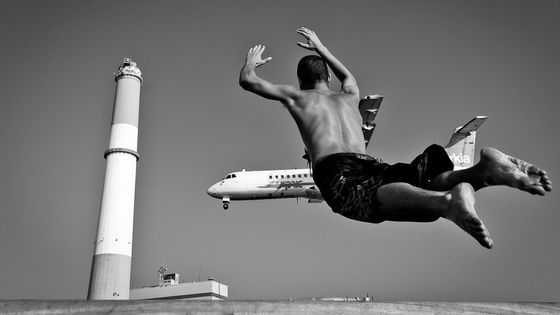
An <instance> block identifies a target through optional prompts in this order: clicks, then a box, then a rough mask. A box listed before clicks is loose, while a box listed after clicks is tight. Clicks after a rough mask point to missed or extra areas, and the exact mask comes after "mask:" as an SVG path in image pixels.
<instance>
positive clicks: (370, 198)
mask: <svg viewBox="0 0 560 315" xmlns="http://www.w3.org/2000/svg"><path fill="white" fill-rule="evenodd" d="M297 32H298V33H299V34H300V35H302V36H303V37H304V38H305V39H306V40H307V43H298V45H299V46H300V47H303V48H305V49H308V50H311V51H314V52H316V53H317V54H318V55H319V56H320V57H318V56H306V57H304V58H302V60H301V61H300V64H298V79H299V85H300V89H298V88H295V87H293V86H289V85H277V84H272V83H270V82H268V81H266V80H264V79H262V78H260V77H258V76H257V74H256V72H255V69H256V68H257V67H259V66H261V65H263V64H265V63H267V62H268V61H270V60H271V59H272V58H271V57H268V58H266V59H262V57H261V55H262V53H263V51H264V49H265V48H264V46H261V45H257V46H255V47H253V48H251V49H250V50H249V53H248V54H247V58H246V60H245V65H244V66H243V68H242V69H241V73H240V76H239V84H240V85H241V87H243V88H244V89H246V90H248V91H251V92H253V93H255V94H258V95H260V96H262V97H265V98H267V99H272V100H277V101H280V102H281V103H283V104H284V105H285V106H286V108H287V109H288V111H289V112H290V114H291V116H292V117H293V119H294V120H295V122H296V124H297V126H298V128H299V131H300V134H301V137H302V139H303V142H304V144H305V146H306V148H307V151H308V153H309V155H310V158H311V159H312V162H313V170H314V173H313V178H314V180H315V183H316V184H317V186H318V187H319V189H320V191H321V194H322V196H323V197H324V199H325V201H327V203H329V206H331V208H332V209H333V211H334V212H337V213H340V214H342V215H344V216H346V217H349V218H352V219H355V220H360V221H366V222H371V223H379V222H383V221H385V220H390V221H413V222H431V221H435V220H437V219H438V218H445V219H448V220H450V221H452V222H454V223H455V224H457V226H459V227H460V228H461V229H463V230H464V231H466V232H467V233H468V234H469V235H471V236H472V237H473V238H475V239H476V240H477V241H478V242H479V243H480V244H481V245H482V246H484V247H486V248H491V247H492V246H493V242H492V240H491V239H490V236H489V232H488V230H487V229H486V227H485V225H484V223H483V222H482V220H481V219H480V218H479V217H478V215H477V213H476V211H475V208H474V204H475V199H474V192H475V191H476V190H479V189H482V188H484V187H488V186H493V185H506V186H510V187H513V188H517V189H520V190H522V191H526V192H529V193H531V194H537V195H545V194H546V193H547V192H550V191H551V190H552V181H551V180H550V178H549V177H548V175H547V173H546V172H545V171H544V170H542V169H540V168H538V167H536V166H534V165H532V164H530V163H527V162H525V161H523V160H521V159H518V158H515V157H512V156H509V155H507V154H505V153H502V152H500V151H498V150H496V149H493V148H484V149H482V150H481V157H480V161H479V162H478V163H477V164H476V165H474V166H473V167H471V168H468V169H464V170H460V171H454V170H453V168H452V166H451V169H450V170H441V171H440V172H439V173H437V174H433V177H431V178H429V180H428V181H426V183H427V184H422V185H418V184H416V183H418V182H425V181H423V180H421V181H418V178H420V177H421V176H423V175H422V174H423V173H425V170H426V168H425V165H422V163H420V164H418V165H412V164H411V165H408V164H402V163H398V164H402V165H405V167H404V168H405V169H406V171H405V172H404V173H401V171H400V170H401V169H402V167H400V166H399V165H397V164H395V165H389V164H386V163H381V162H379V161H376V159H375V158H373V157H369V156H367V155H365V144H364V142H363V136H362V132H361V124H362V118H361V116H360V113H359V110H358V102H359V89H358V86H357V83H356V80H355V78H354V76H353V75H352V74H351V73H350V71H348V69H346V67H345V66H344V65H343V64H342V63H341V62H340V61H338V59H337V58H336V57H334V56H333V55H332V54H331V53H330V52H329V50H328V49H327V48H326V47H325V46H324V45H323V44H322V43H321V41H320V40H319V38H318V37H317V36H316V34H315V33H314V32H313V31H311V30H309V29H307V28H300V29H298V30H297ZM308 57H309V58H308ZM313 57H315V58H313ZM317 58H318V60H317ZM304 61H305V62H304ZM302 62H303V63H302ZM301 64H303V65H304V66H303V67H302V69H304V70H302V71H301V73H300V65H301ZM323 64H324V65H323ZM327 64H328V66H329V67H330V69H331V70H332V71H333V73H334V74H335V76H336V77H337V78H338V79H339V80H340V82H341V85H342V86H341V89H340V91H339V92H335V91H332V90H331V89H330V88H329V81H330V75H329V74H328V70H327ZM300 74H301V76H300ZM440 148H441V147H440ZM441 150H442V151H443V148H441ZM423 154H426V151H425V152H424V153H423ZM442 154H443V156H444V157H445V158H446V159H448V157H447V155H446V153H442ZM429 160H433V159H432V158H430V159H428V158H427V157H426V160H425V161H429ZM436 160H437V159H436ZM426 163H427V162H426ZM444 164H445V163H444ZM402 165H401V166H402ZM406 165H408V166H406ZM451 165H452V163H451ZM436 168H437V166H436ZM391 173H392V174H391ZM390 174H391V175H390ZM395 174H396V175H397V176H393V175H395ZM415 176H418V178H414V177H415ZM430 176H432V175H430ZM390 178H391V179H390ZM411 178H412V179H411Z"/></svg>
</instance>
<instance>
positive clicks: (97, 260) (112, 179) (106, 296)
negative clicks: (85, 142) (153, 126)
mask: <svg viewBox="0 0 560 315" xmlns="http://www.w3.org/2000/svg"><path fill="white" fill-rule="evenodd" d="M115 82H116V83H117V87H116V91H115V102H114V108H113V119H112V122H111V138H110V141H109V149H107V151H105V154H104V156H105V159H106V160H107V164H106V170H105V182H104V185H103V196H102V198H101V207H100V210H99V222H98V225H97V236H96V238H95V249H94V253H93V261H92V266H91V275H90V282H89V290H88V300H127V299H128V298H129V291H130V265H131V260H132V227H133V221H134V190H135V182H136V163H137V161H138V159H139V156H138V153H137V152H136V150H137V144H138V110H139V105H140V85H141V84H142V72H141V71H140V69H139V68H138V67H136V63H135V62H133V61H132V60H131V59H130V58H124V61H123V63H122V64H121V65H120V66H119V69H118V71H117V73H116V74H115Z"/></svg>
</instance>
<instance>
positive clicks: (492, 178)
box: [428, 148, 552, 196]
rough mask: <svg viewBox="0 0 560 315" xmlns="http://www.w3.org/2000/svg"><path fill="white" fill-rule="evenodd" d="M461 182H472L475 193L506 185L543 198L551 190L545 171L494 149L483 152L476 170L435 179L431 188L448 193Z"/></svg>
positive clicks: (446, 173)
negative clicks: (490, 187) (447, 191)
mask: <svg viewBox="0 0 560 315" xmlns="http://www.w3.org/2000/svg"><path fill="white" fill-rule="evenodd" d="M459 183H469V184H471V185H472V186H473V188H474V189H475V190H479V189H481V188H484V187H488V186H494V185H505V186H510V187H513V188H517V189H520V190H523V191H526V192H529V193H531V194H534V195H535V194H536V195H542V196H544V195H545V193H546V192H548V191H551V190H552V181H551V180H550V178H549V177H548V175H547V174H546V172H545V171H544V170H542V169H540V168H538V167H536V166H534V165H532V164H529V163H527V162H525V161H523V160H520V159H518V158H516V157H512V156H509V155H507V154H505V153H502V152H500V151H498V150H496V149H494V148H484V149H482V150H480V161H479V162H478V163H477V164H476V165H474V166H473V167H470V168H467V169H464V170H460V171H448V172H445V173H442V174H440V175H438V176H436V177H435V178H434V179H433V180H432V182H431V183H430V186H429V187H428V188H429V189H434V190H442V191H446V190H449V189H452V188H453V187H455V186H456V185H457V184H459Z"/></svg>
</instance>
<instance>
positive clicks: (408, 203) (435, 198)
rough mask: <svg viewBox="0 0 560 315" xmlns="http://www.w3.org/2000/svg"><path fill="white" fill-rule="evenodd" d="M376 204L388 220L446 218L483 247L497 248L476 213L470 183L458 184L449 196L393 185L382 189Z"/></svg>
mask: <svg viewBox="0 0 560 315" xmlns="http://www.w3.org/2000/svg"><path fill="white" fill-rule="evenodd" d="M376 201H377V208H376V211H379V213H380V214H381V216H382V217H384V218H386V220H389V221H411V222H426V221H435V220H436V219H437V218H439V217H443V218H446V219H448V220H450V221H452V222H454V223H455V224H457V225H458V226H459V227H460V228H461V229H463V230H464V231H465V232H467V233H468V234H470V235H471V236H472V237H474V238H475V239H476V240H477V241H478V242H479V243H480V244H481V245H482V246H484V247H486V248H492V246H493V243H492V240H491V239H490V237H489V234H488V230H486V227H485V226H484V224H483V223H482V221H481V220H480V219H479V218H478V216H477V214H476V211H475V209H474V202H475V200H474V190H473V188H472V186H471V185H470V184H468V183H461V184H458V185H457V186H455V187H453V189H451V190H450V191H447V192H441V191H430V190H425V189H421V188H418V187H415V186H412V185H410V184H407V183H391V184H387V185H384V186H381V187H379V189H378V190H377V195H376ZM430 218H432V219H431V220H430Z"/></svg>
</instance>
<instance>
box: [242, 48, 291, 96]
mask: <svg viewBox="0 0 560 315" xmlns="http://www.w3.org/2000/svg"><path fill="white" fill-rule="evenodd" d="M264 48H265V47H264V46H261V45H257V46H255V47H253V48H251V49H250V50H249V52H248V53H247V59H246V60H245V64H244V65H243V68H241V73H240V74H239V85H241V87H242V88H243V89H245V90H247V91H250V92H253V93H255V94H258V95H260V96H262V97H264V98H268V99H271V100H276V101H280V102H282V103H284V104H287V103H289V102H290V101H291V100H293V99H294V98H295V97H297V92H298V90H297V89H296V88H295V87H293V86H289V85H277V84H272V83H270V82H268V81H266V80H264V79H262V78H260V77H259V76H258V75H257V73H256V71H255V69H256V68H258V67H260V66H262V65H264V64H265V63H267V62H269V61H270V60H271V59H272V58H271V57H268V58H266V59H262V57H261V56H262V53H263V51H264Z"/></svg>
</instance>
